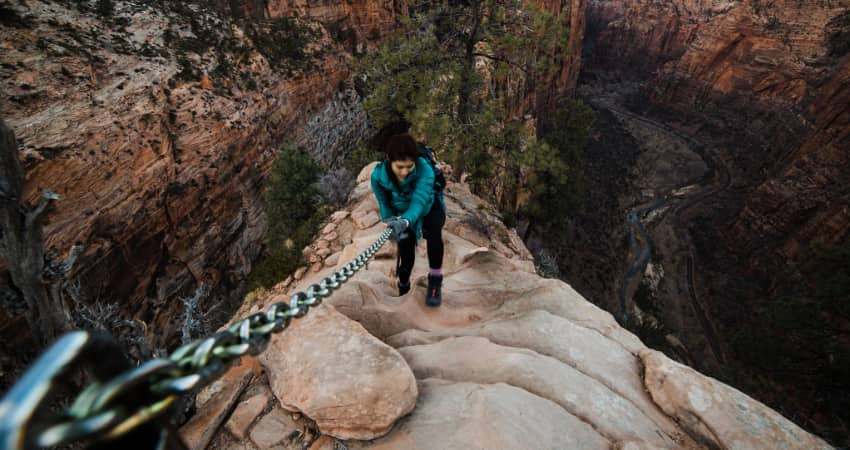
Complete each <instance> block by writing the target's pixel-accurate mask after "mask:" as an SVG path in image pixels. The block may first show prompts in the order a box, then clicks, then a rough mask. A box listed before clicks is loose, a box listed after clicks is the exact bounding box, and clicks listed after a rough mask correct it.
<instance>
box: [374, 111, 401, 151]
mask: <svg viewBox="0 0 850 450" xmlns="http://www.w3.org/2000/svg"><path fill="white" fill-rule="evenodd" d="M409 129H410V122H408V121H406V120H404V119H399V120H396V121H393V122H389V123H387V124H386V125H384V126H383V127H381V129H380V130H378V132H377V133H376V134H375V136H373V137H372V139H371V140H370V141H369V147H371V148H372V149H373V150H375V151H376V152H381V153H386V152H387V141H389V139H390V137H392V136H395V135H397V134H404V133H407V130H409Z"/></svg>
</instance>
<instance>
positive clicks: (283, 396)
mask: <svg viewBox="0 0 850 450" xmlns="http://www.w3.org/2000/svg"><path fill="white" fill-rule="evenodd" d="M260 360H261V361H262V364H263V365H264V366H265V367H266V370H267V373H268V375H269V379H270V382H271V387H272V390H273V391H274V393H275V395H276V396H277V398H278V400H280V402H281V404H282V405H283V406H284V407H285V408H287V409H290V410H296V411H301V412H302V413H304V414H305V415H306V416H308V417H310V418H311V419H313V420H314V421H315V422H316V424H317V425H318V427H319V429H320V430H321V431H322V433H323V434H329V435H331V436H335V437H338V438H341V439H352V438H353V439H372V438H375V437H377V436H381V435H383V434H385V433H386V432H387V431H389V429H390V428H391V427H392V425H393V423H394V422H395V421H396V420H397V419H398V418H399V417H401V416H403V415H404V414H407V413H408V412H410V410H411V409H412V408H413V406H414V404H415V402H416V396H417V389H416V382H415V380H414V377H413V373H412V372H411V370H410V368H409V367H408V366H407V364H406V363H405V362H404V359H403V358H402V357H401V355H399V354H398V352H397V351H395V350H394V349H392V348H391V347H389V346H388V345H386V344H384V343H382V342H380V341H379V340H377V339H375V338H374V337H373V336H371V335H369V334H368V333H367V332H366V330H364V329H363V327H362V326H360V325H359V324H357V323H356V322H354V321H351V320H350V319H348V318H346V317H345V316H343V315H342V314H339V313H338V312H336V311H335V310H334V309H333V308H332V307H330V306H328V305H323V306H322V307H319V308H313V309H311V310H310V312H309V314H307V316H305V317H303V318H301V319H299V320H296V321H294V322H293V324H292V325H291V326H290V327H289V328H288V329H287V330H286V331H284V332H283V333H281V334H279V335H276V336H275V337H274V338H272V341H271V343H270V344H269V349H268V350H267V351H266V352H264V353H263V354H262V355H261V357H260Z"/></svg>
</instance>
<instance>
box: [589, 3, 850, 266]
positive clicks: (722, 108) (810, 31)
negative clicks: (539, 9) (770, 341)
mask: <svg viewBox="0 0 850 450" xmlns="http://www.w3.org/2000/svg"><path fill="white" fill-rule="evenodd" d="M588 8H589V9H588V21H589V26H588V29H589V33H590V36H589V39H590V40H592V41H593V44H592V50H591V51H590V55H589V59H588V67H587V68H586V69H587V70H589V71H592V72H604V73H606V74H607V75H609V76H610V75H611V74H619V75H621V76H626V77H637V78H638V79H641V80H643V81H644V83H645V84H644V86H643V89H642V92H641V94H642V96H643V97H644V98H646V99H647V100H649V102H647V103H646V105H648V106H649V108H651V110H652V112H655V113H658V114H662V115H664V116H666V117H670V118H675V121H677V122H679V123H680V124H681V125H682V127H683V128H686V129H688V130H689V131H690V132H692V133H696V134H704V135H707V136H709V137H711V138H712V140H713V141H715V142H718V144H720V146H721V147H722V151H721V156H722V158H723V160H724V162H726V163H727V164H728V165H729V167H730V170H731V171H732V173H731V175H732V177H733V181H732V187H733V190H734V192H731V193H729V194H728V196H727V197H726V198H723V201H722V202H718V204H716V205H713V206H714V207H719V208H721V211H723V212H725V213H726V214H722V215H719V216H718V215H713V216H715V217H716V218H718V219H721V218H722V219H725V220H716V221H715V222H713V225H715V226H716V227H717V229H718V234H719V235H720V236H721V237H722V239H723V241H724V242H726V243H727V244H728V246H729V248H733V249H735V252H736V253H737V254H738V255H739V256H741V258H742V259H744V260H746V261H747V268H748V269H750V270H752V271H754V272H757V273H758V274H759V275H763V276H764V275H766V276H769V274H770V272H771V271H773V270H776V269H777V268H779V267H784V266H785V265H786V264H787V263H788V262H791V261H795V260H796V259H797V258H798V257H799V256H800V254H801V252H802V251H804V250H805V249H806V248H807V247H808V246H809V244H811V243H812V242H815V241H823V242H837V241H840V240H842V239H844V238H846V237H847V232H848V223H850V210H848V209H847V207H846V205H847V204H848V203H850V190H848V189H847V186H846V185H847V183H846V180H847V178H846V173H847V169H848V166H850V154H848V152H847V149H848V148H850V87H848V83H850V53H848V48H850V47H848V39H850V12H848V8H850V3H848V2H846V1H835V2H799V1H774V2H763V1H759V0H753V1H743V2H731V1H712V2H690V1H675V2H649V3H646V2H637V1H592V2H591V3H590V5H589V7H588ZM729 205H734V206H729Z"/></svg>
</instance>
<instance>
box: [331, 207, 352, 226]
mask: <svg viewBox="0 0 850 450" xmlns="http://www.w3.org/2000/svg"><path fill="white" fill-rule="evenodd" d="M349 214H351V213H349V212H348V211H346V210H340V211H337V212H335V213H333V214H331V221H332V222H333V223H335V224H337V225H339V223H340V222H342V221H343V219H345V218H346V217H348V216H349Z"/></svg>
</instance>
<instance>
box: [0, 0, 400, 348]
mask: <svg viewBox="0 0 850 450" xmlns="http://www.w3.org/2000/svg"><path fill="white" fill-rule="evenodd" d="M231 3H233V2H231ZM114 5H115V6H114V9H113V10H111V11H105V12H104V11H94V10H86V9H80V8H83V7H81V6H80V5H79V4H74V3H73V2H71V3H66V2H42V1H26V2H19V3H17V4H15V5H12V6H4V12H3V14H4V18H3V21H2V22H0V26H2V28H0V33H1V34H0V36H2V40H0V47H2V51H0V79H2V81H0V83H2V89H1V90H0V91H2V94H0V110H2V111H3V115H4V119H5V120H6V121H7V123H9V125H10V126H11V127H12V128H13V130H14V131H15V133H16V135H17V137H18V139H19V142H20V144H21V149H22V158H23V161H22V162H23V164H24V166H25V171H26V181H25V187H26V198H27V199H29V200H32V199H35V198H36V197H37V196H38V194H39V190H40V189H52V190H54V191H56V192H58V193H59V194H60V196H61V200H60V201H59V202H57V203H56V210H55V211H53V212H52V213H50V215H49V222H48V223H47V225H46V229H45V235H46V239H47V243H46V245H47V246H50V247H56V248H57V249H58V251H59V252H60V253H61V252H64V251H66V250H67V249H68V248H70V246H71V245H72V244H73V243H74V242H77V241H79V242H82V243H83V244H85V245H86V251H85V253H84V254H83V255H82V256H81V259H80V260H79V261H78V266H77V267H78V273H77V276H78V277H79V279H80V282H81V283H80V284H81V286H82V287H83V288H84V294H85V296H86V297H87V298H88V299H89V301H91V300H95V299H99V300H100V301H107V302H113V301H121V302H122V303H123V304H124V305H125V307H126V309H127V310H128V312H129V313H131V314H132V315H134V316H135V317H137V318H140V319H142V320H144V321H146V322H147V323H148V324H149V325H151V326H154V327H156V329H157V330H162V332H163V335H171V334H172V331H173V329H172V327H173V325H174V324H175V323H176V322H179V321H178V320H177V319H178V317H176V316H178V314H175V312H176V311H180V310H181V308H182V305H181V304H180V302H179V301H177V297H178V296H181V295H187V294H188V293H190V292H191V291H193V290H194V289H195V288H196V287H197V286H198V285H199V284H200V283H206V284H207V285H208V286H209V287H211V288H212V289H213V291H214V292H216V291H218V292H220V293H221V297H223V298H227V297H235V298H239V297H240V296H241V295H242V292H240V291H239V289H240V287H241V285H242V284H243V281H244V279H245V277H246V275H247V274H248V272H249V271H250V270H251V266H252V262H253V261H254V260H255V259H256V258H257V255H258V254H259V252H260V250H261V246H262V237H263V234H264V231H265V229H266V224H265V222H264V215H263V206H262V193H261V187H262V182H263V179H264V174H265V172H266V169H267V168H268V167H269V165H270V163H271V161H272V159H273V158H274V155H275V152H276V149H277V147H278V146H279V145H280V143H281V142H282V141H284V140H287V141H289V142H293V143H295V144H300V145H304V146H305V147H307V148H308V149H309V150H310V151H311V152H312V153H313V154H314V155H315V156H316V157H317V158H318V159H319V160H321V161H323V162H326V163H333V162H334V161H335V159H337V158H339V157H340V155H342V154H343V153H344V151H346V150H347V149H348V148H349V146H350V145H351V144H352V143H353V142H356V141H357V140H359V139H362V138H363V137H364V135H365V133H366V130H367V124H366V120H365V114H364V113H363V112H362V110H360V108H359V107H358V106H357V102H356V95H354V94H352V91H350V90H348V89H347V88H346V84H345V81H346V80H347V79H348V78H349V75H350V74H349V68H348V64H347V60H348V59H349V56H348V54H347V53H346V52H345V51H343V50H342V48H341V47H340V45H341V44H340V42H344V40H339V39H336V38H335V37H334V36H331V35H330V33H329V32H328V31H327V30H326V29H325V28H324V27H323V24H322V23H316V22H310V23H311V24H312V25H309V26H311V27H313V29H314V30H318V31H317V32H316V33H315V34H314V35H313V36H314V37H313V38H312V39H311V40H310V41H309V42H308V50H309V49H321V50H322V52H321V53H314V54H313V58H312V64H313V66H308V67H310V68H309V69H303V70H295V71H294V72H293V73H292V74H291V75H287V71H286V70H282V69H281V66H280V64H276V63H277V62H278V61H275V60H274V59H273V58H270V57H267V55H269V54H272V55H274V54H275V51H276V50H277V49H276V48H271V49H268V48H260V45H259V42H253V41H252V40H251V38H250V36H248V32H247V31H246V30H247V29H246V26H248V27H250V25H251V24H252V23H251V22H250V21H249V22H240V23H239V24H238V25H237V23H235V22H232V21H230V20H229V19H228V18H227V14H213V13H212V12H211V11H203V10H201V9H200V8H199V7H197V6H193V5H192V4H183V3H181V4H180V5H182V8H183V9H177V10H175V9H169V8H166V7H165V6H161V5H153V4H139V3H135V2H114ZM246 5H247V4H246ZM252 5H253V4H252ZM334 5H336V7H337V8H338V9H339V10H340V11H342V12H341V13H340V14H337V15H335V16H333V17H334V20H337V21H338V23H337V26H338V28H339V29H351V30H358V31H357V32H356V33H354V37H353V38H352V39H355V40H357V42H359V43H366V42H367V39H376V38H379V37H380V33H379V32H377V31H375V30H382V29H385V30H388V29H390V26H389V24H390V23H391V22H392V20H393V17H394V14H395V12H396V9H397V8H399V6H398V5H396V4H395V2H387V1H373V2H361V3H350V2H341V3H340V2H326V3H325V4H324V10H323V11H325V12H326V13H327V11H331V10H333V9H334V7H335V6H334ZM248 6H251V5H248ZM253 6H256V5H253ZM288 8H291V9H288ZM299 8H300V9H299ZM268 10H269V12H271V13H273V15H274V16H290V15H297V14H299V13H303V14H306V15H311V14H314V13H315V8H314V7H311V8H308V9H306V10H304V8H301V7H299V6H298V5H289V4H283V3H280V4H273V5H269V6H268ZM7 13H8V14H7ZM328 14H329V13H328ZM319 16H320V17H319V18H321V19H324V18H326V15H321V14H319ZM281 26H282V25H281ZM361 26H363V27H366V28H365V30H366V31H362V30H361V29H360V28H359V27H361ZM361 31H362V32H361ZM205 42H206V43H207V44H206V45H205V44H204V43H205ZM284 62H286V61H284ZM7 319H8V318H7Z"/></svg>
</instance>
